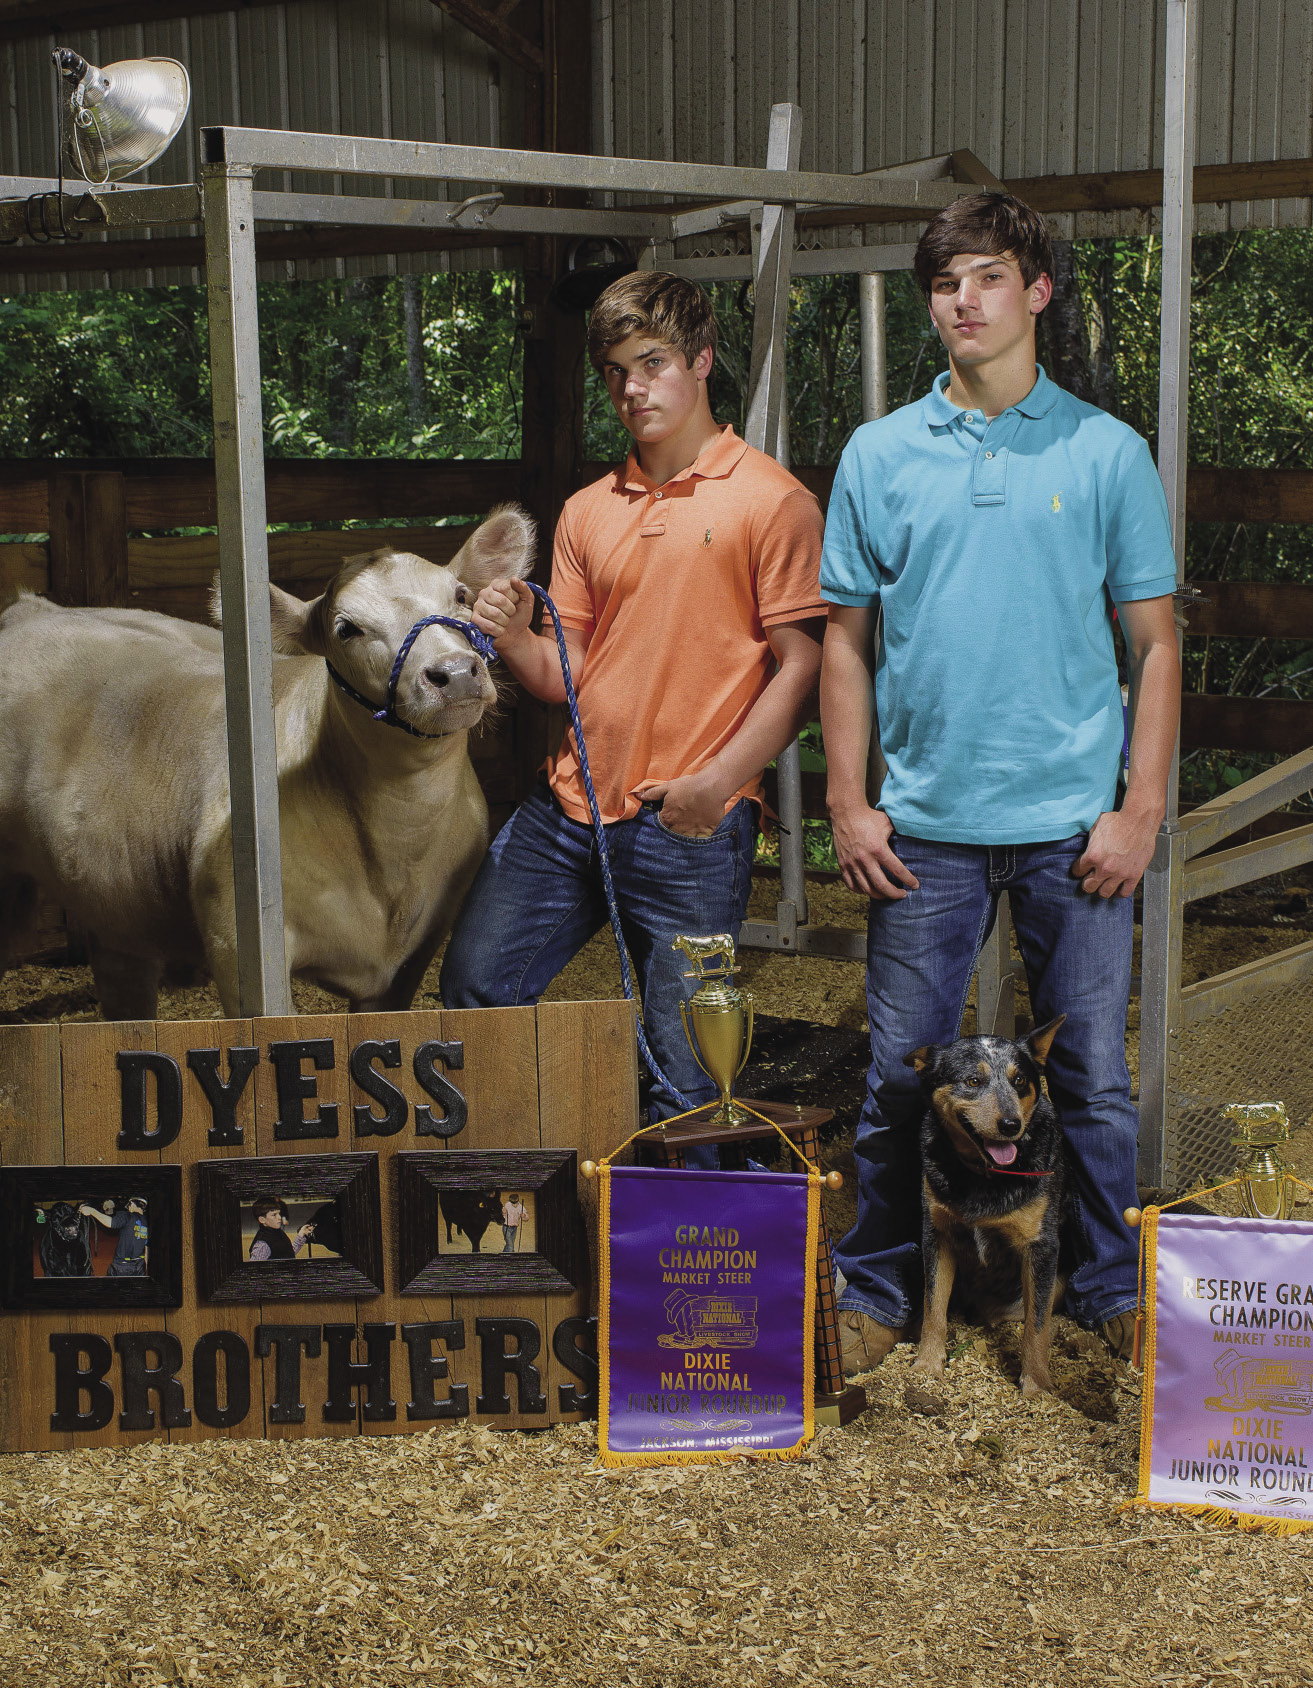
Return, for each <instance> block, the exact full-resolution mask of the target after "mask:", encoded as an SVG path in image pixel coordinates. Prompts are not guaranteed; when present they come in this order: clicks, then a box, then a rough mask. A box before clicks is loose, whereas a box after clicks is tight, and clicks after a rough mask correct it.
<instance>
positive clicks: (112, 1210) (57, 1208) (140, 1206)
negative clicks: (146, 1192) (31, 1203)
mask: <svg viewBox="0 0 1313 1688" xmlns="http://www.w3.org/2000/svg"><path fill="white" fill-rule="evenodd" d="M34 1225H35V1231H34V1237H33V1260H32V1276H33V1277H34V1278H144V1277H145V1276H146V1275H147V1272H148V1271H149V1264H150V1226H149V1221H148V1203H147V1200H146V1197H145V1196H141V1195H128V1196H125V1197H123V1198H122V1200H118V1201H116V1200H114V1199H113V1198H106V1199H104V1200H102V1201H97V1202H89V1201H87V1202H80V1201H70V1200H59V1201H38V1202H37V1204H36V1207H35V1209H34Z"/></svg>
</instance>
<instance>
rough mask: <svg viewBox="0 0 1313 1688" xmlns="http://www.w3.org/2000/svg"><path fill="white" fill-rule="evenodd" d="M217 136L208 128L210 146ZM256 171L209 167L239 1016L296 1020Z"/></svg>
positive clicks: (206, 194) (205, 177)
mask: <svg viewBox="0 0 1313 1688" xmlns="http://www.w3.org/2000/svg"><path fill="white" fill-rule="evenodd" d="M216 133H217V134H219V135H220V136H221V132H216V131H214V130H210V131H207V134H206V140H207V142H209V141H213V139H214V138H215V136H216ZM253 178H254V170H253V169H251V168H250V167H249V166H247V167H242V166H231V165H226V164H224V163H222V162H215V161H213V160H212V161H211V162H208V163H207V164H206V165H205V166H204V167H203V169H202V173H201V181H202V194H203V201H204V212H205V261H206V278H207V280H206V288H207V294H208V303H209V326H210V371H211V382H212V387H213V395H214V397H213V403H214V474H215V486H216V492H217V498H218V516H219V591H220V597H221V600H222V605H223V672H224V704H225V708H226V711H227V720H228V782H229V793H230V803H231V811H232V854H233V891H234V899H235V910H236V924H237V975H238V1009H237V1011H238V1013H239V1014H242V1015H244V1016H249V1015H268V1014H290V1013H291V1012H292V1000H291V992H290V990H289V989H288V982H287V955H286V945H285V941H284V935H283V876H282V860H281V849H280V838H279V823H278V750H277V741H276V738H275V730H274V699H273V680H274V673H273V636H272V632H271V629H270V624H269V544H268V536H267V531H266V521H265V501H264V434H263V427H262V422H261V411H260V341H259V321H258V316H257V305H256V290H255V214H254V206H253V202H252V182H253Z"/></svg>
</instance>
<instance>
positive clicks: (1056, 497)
mask: <svg viewBox="0 0 1313 1688" xmlns="http://www.w3.org/2000/svg"><path fill="white" fill-rule="evenodd" d="M1061 508H1062V494H1061V493H1060V492H1055V493H1054V494H1053V514H1054V515H1055V516H1056V515H1057V513H1058V511H1059V510H1061Z"/></svg>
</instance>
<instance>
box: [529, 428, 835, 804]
mask: <svg viewBox="0 0 1313 1688" xmlns="http://www.w3.org/2000/svg"><path fill="white" fill-rule="evenodd" d="M821 533H822V521H821V512H820V508H819V506H818V505H817V503H816V500H815V498H813V497H812V495H811V493H810V492H808V491H807V489H806V487H804V486H803V485H801V483H800V482H798V481H796V480H794V478H793V476H792V475H791V474H789V472H788V470H787V469H782V468H781V467H780V465H779V464H778V463H776V462H775V460H774V459H773V458H771V457H767V456H766V455H765V454H764V453H763V452H760V451H754V450H753V449H752V448H751V447H750V446H748V445H747V444H746V443H745V442H744V441H743V440H741V439H740V438H739V437H738V435H737V434H736V433H735V432H734V430H733V429H732V428H730V427H724V428H722V429H721V431H720V434H719V437H718V438H717V439H716V440H715V441H714V442H713V443H712V444H711V445H710V446H708V447H707V449H706V450H705V451H704V452H703V453H702V455H701V456H700V457H699V458H698V459H697V460H696V462H694V463H692V464H690V465H689V467H688V468H687V469H685V470H683V471H682V472H681V473H680V474H678V475H676V476H675V477H674V479H673V480H670V481H667V482H666V483H665V485H664V486H660V487H658V486H657V485H656V484H655V483H654V482H653V481H651V480H649V479H648V477H647V476H646V475H645V474H644V473H643V471H642V469H641V468H640V467H639V465H638V461H637V459H636V458H635V457H634V455H633V454H632V453H631V454H630V457H629V460H628V462H627V463H626V464H625V465H624V467H623V468H622V469H616V470H615V471H613V472H612V473H611V474H609V475H607V476H605V478H604V479H602V480H600V481H596V482H594V484H593V485H592V486H589V487H585V488H584V489H583V490H582V491H581V492H577V493H575V495H574V497H573V498H571V499H570V500H569V501H568V503H567V504H566V506H565V508H564V510H563V511H562V512H561V519H560V521H559V522H558V524H557V528H556V545H555V552H554V556H553V559H552V597H553V599H554V600H555V602H556V606H557V608H558V609H559V611H560V613H561V620H562V621H563V622H564V624H565V625H566V626H567V627H571V628H574V629H576V630H577V631H579V632H582V633H591V635H592V640H591V643H590V644H589V646H588V656H587V658H586V660H585V662H584V669H583V674H582V676H580V677H579V678H578V693H579V716H580V719H581V720H582V722H583V728H584V738H585V741H586V742H587V745H588V762H589V767H590V768H591V770H592V775H593V784H594V787H595V789H596V792H597V802H598V807H599V808H600V809H601V811H602V819H603V820H604V821H618V820H627V819H631V818H632V817H633V816H634V815H636V814H637V813H638V811H639V808H640V807H641V805H642V801H643V794H644V793H645V792H646V791H647V790H648V789H649V788H650V787H651V786H653V785H657V784H659V783H662V782H664V781H666V780H673V779H677V778H679V777H680V776H681V775H684V774H695V773H697V771H698V770H699V769H700V768H704V767H705V766H706V765H707V763H708V762H710V761H711V760H712V758H713V757H714V756H716V755H717V753H718V752H719V751H720V750H721V749H722V748H723V747H724V746H725V745H726V744H728V743H729V741H730V740H731V739H732V738H733V737H734V735H735V734H736V733H737V732H738V730H739V728H740V727H741V726H742V725H743V723H744V721H745V720H746V718H747V715H748V712H749V711H750V710H751V708H752V706H753V704H755V703H756V701H757V699H758V698H759V697H760V696H761V694H762V692H763V691H765V689H766V686H767V684H768V683H769V681H770V679H771V676H772V675H773V674H774V672H775V659H774V656H773V655H772V653H771V648H770V643H769V641H768V639H767V637H766V630H767V629H768V628H770V627H775V626H778V625H779V624H780V623H782V622H788V621H799V620H802V619H805V618H807V617H811V616H823V615H824V614H825V613H826V611H825V605H824V603H823V602H822V600H821V595H820V559H821ZM547 766H548V774H549V778H550V780H551V787H552V791H553V793H554V794H555V796H556V800H557V802H558V803H559V804H560V805H561V807H562V809H564V811H565V812H566V814H567V815H569V816H570V818H571V819H572V820H576V821H584V822H586V821H587V820H588V819H589V814H588V800H587V798H586V796H585V795H584V789H583V781H582V780H581V778H580V775H579V764H578V761H577V760H576V757H575V750H574V739H573V736H572V735H571V734H568V733H567V735H566V737H565V740H564V741H563V743H562V745H561V748H560V750H559V751H558V752H557V754H556V755H555V756H554V757H552V758H550V759H549V761H548V764H547ZM761 796H762V792H761V780H760V777H757V778H754V779H752V780H750V781H749V782H748V784H747V785H745V786H743V787H742V788H741V789H740V790H739V791H737V792H735V794H734V796H733V797H732V798H731V799H730V802H729V804H727V805H726V808H727V809H728V808H729V807H730V806H731V805H732V804H733V803H735V802H737V801H738V799H739V798H740V797H749V798H752V799H753V800H754V801H756V802H758V803H759V802H760V801H761Z"/></svg>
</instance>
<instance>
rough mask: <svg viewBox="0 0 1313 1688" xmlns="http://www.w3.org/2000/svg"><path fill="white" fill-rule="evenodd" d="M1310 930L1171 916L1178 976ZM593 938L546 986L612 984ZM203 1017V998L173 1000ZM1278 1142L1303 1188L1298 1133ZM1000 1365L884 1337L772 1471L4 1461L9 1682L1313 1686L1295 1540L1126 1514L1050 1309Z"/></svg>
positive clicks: (14, 1005) (3, 1670)
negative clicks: (920, 1362)
mask: <svg viewBox="0 0 1313 1688" xmlns="http://www.w3.org/2000/svg"><path fill="white" fill-rule="evenodd" d="M775 895H776V891H775V887H774V886H773V885H772V883H771V882H770V881H769V880H766V881H762V882H759V883H758V884H757V886H756V887H755V888H754V902H755V903H756V905H757V906H758V908H759V909H760V910H761V911H762V912H765V911H767V910H769V909H770V908H771V906H772V905H773V902H774V899H775ZM815 900H816V902H817V903H818V904H819V905H820V907H821V910H822V912H823V914H824V917H825V918H826V919H827V920H829V921H831V922H833V923H835V924H848V925H854V926H859V925H860V924H861V920H862V908H861V905H860V903H859V902H858V900H857V899H855V898H851V897H850V896H849V895H848V893H846V892H844V891H843V889H842V887H838V886H833V885H831V886H821V887H820V888H819V889H818V891H817V892H816V895H815ZM1283 923H1284V924H1288V923H1289V922H1288V921H1284V922H1283ZM1303 936H1305V933H1303V932H1295V933H1290V932H1286V931H1278V930H1275V929H1273V927H1272V925H1271V923H1268V924H1267V925H1266V926H1255V927H1254V928H1253V929H1248V928H1246V927H1244V926H1241V925H1238V924H1217V925H1211V926H1210V925H1207V924H1201V925H1195V926H1190V927H1187V932H1186V958H1185V961H1186V973H1187V979H1189V978H1193V977H1199V976H1203V975H1206V974H1209V973H1212V972H1215V971H1217V970H1219V969H1220V968H1223V967H1227V966H1235V965H1237V964H1239V963H1240V962H1242V961H1245V960H1248V959H1250V958H1251V957H1252V956H1253V955H1255V954H1258V953H1262V952H1263V951H1266V950H1268V949H1272V948H1280V947H1283V946H1284V945H1285V944H1288V943H1290V942H1292V941H1298V940H1299V939H1300V938H1302V937H1303ZM609 945H610V940H609V937H608V936H607V935H606V934H602V935H601V936H600V937H599V938H598V939H597V940H595V941H594V943H593V944H592V945H590V946H589V948H588V949H587V950H586V951H585V952H584V953H583V955H581V956H580V957H579V958H578V960H577V961H576V962H575V963H574V964H573V965H572V967H571V968H570V969H568V970H567V972H566V973H565V974H564V975H563V976H562V978H561V979H560V980H559V981H558V982H557V985H556V986H555V987H554V988H553V990H552V992H551V995H552V997H553V998H557V999H568V998H571V997H576V998H578V997H595V996H609V995H615V994H618V972H617V969H616V965H615V959H614V955H613V953H612V952H611V951H610V948H609ZM746 960H747V966H746V968H745V978H744V982H746V983H747V984H748V985H749V986H750V988H751V989H752V990H753V991H754V993H756V997H757V1003H758V1008H759V1010H760V1011H761V1012H763V1013H766V1014H770V1015H774V1016H777V1017H779V1018H780V1019H782V1020H787V1019H794V1020H798V1019H804V1020H812V1021H814V1022H816V1023H818V1024H822V1025H827V1026H834V1027H852V1028H860V1026H861V1025H862V1023H863V1022H862V997H861V969H860V967H859V966H858V965H856V964H853V963H835V962H823V961H811V960H808V959H801V960H800V959H797V958H787V957H774V956H764V955H751V956H749V957H747V958H746ZM436 982H437V976H436V971H434V972H431V973H430V974H429V976H428V978H427V979H426V981H425V986H424V994H423V997H422V998H421V1003H422V1005H425V1006H428V1005H429V1004H430V1002H431V1001H432V1000H433V999H434V996H435V992H436ZM297 999H298V1005H299V1006H300V1007H301V1008H302V1009H303V1011H307V1012H314V1011H323V1010H327V1009H329V1008H333V1007H336V1006H337V1004H336V1003H335V1002H333V1001H332V999H330V998H328V997H326V996H324V994H323V993H322V992H315V991H313V990H302V989H300V987H298V990H297ZM426 999H427V1000H426ZM1024 1006H1025V1003H1024V998H1023V1000H1022V1007H1023V1008H1024ZM217 1012H218V1003H217V1000H215V999H214V996H213V992H212V990H210V988H209V987H208V986H201V987H187V988H175V989H171V990H170V991H168V992H167V993H166V997H165V1000H164V1002H163V1004H162V1006H161V1018H183V1017H187V1018H191V1017H206V1016H210V1015H213V1014H216V1013H217ZM95 1013H96V1010H95V1006H94V1000H93V999H92V997H91V994H90V980H89V977H88V975H87V970H86V969H85V968H49V967H44V968H20V969H17V970H16V971H15V972H14V973H11V974H10V975H9V976H8V977H7V978H6V979H5V980H4V981H3V994H2V995H0V1015H3V1017H4V1018H5V1019H11V1020H13V1019H56V1018H74V1017H76V1018H82V1017H86V1018H91V1017H94V1015H95ZM1128 1043H1129V1045H1130V1050H1131V1053H1132V1056H1133V1055H1134V1048H1135V1023H1134V1019H1133V1020H1132V1027H1131V1035H1130V1037H1129V1039H1128ZM1292 1151H1293V1152H1292V1155H1291V1158H1292V1160H1293V1161H1294V1163H1295V1166H1296V1169H1297V1170H1298V1171H1299V1172H1300V1173H1301V1175H1302V1176H1304V1177H1306V1178H1309V1177H1313V1134H1311V1133H1307V1132H1306V1133H1303V1134H1301V1135H1300V1136H1298V1137H1297V1138H1296V1140H1295V1142H1294V1143H1293V1144H1292ZM845 1153H846V1144H845V1142H844V1140H843V1139H842V1138H840V1139H837V1140H836V1141H835V1143H834V1144H833V1145H831V1147H830V1149H829V1151H828V1156H829V1158H837V1159H838V1160H839V1162H840V1164H842V1157H843V1155H844V1154H845ZM1228 1194H1229V1193H1228ZM1221 1205H1226V1197H1223V1198H1222V1203H1221ZM1301 1216H1302V1215H1301ZM1016 1344H1017V1338H1016V1332H1015V1330H1014V1329H1013V1328H1012V1327H1007V1326H1005V1327H1003V1329H1002V1331H1001V1332H999V1333H993V1334H988V1335H987V1334H985V1333H983V1332H981V1331H977V1330H972V1329H968V1328H964V1327H954V1329H953V1331H952V1335H951V1341H950V1353H951V1355H952V1359H951V1363H950V1365H949V1367H948V1370H947V1372H946V1373H945V1375H944V1377H943V1379H942V1380H940V1381H939V1382H937V1383H935V1384H934V1385H933V1387H932V1388H931V1389H930V1390H925V1389H921V1390H920V1391H919V1392H918V1391H917V1390H916V1389H915V1388H914V1390H913V1395H912V1401H913V1403H914V1404H915V1406H916V1407H917V1408H918V1409H919V1410H913V1409H912V1407H911V1406H909V1403H908V1398H907V1395H906V1390H907V1386H908V1384H909V1382H910V1364H911V1360H912V1350H911V1348H909V1347H899V1348H898V1349H896V1350H895V1352H894V1354H893V1355H892V1356H891V1357H890V1359H889V1360H888V1361H886V1363H885V1364H884V1366H882V1367H881V1368H880V1369H879V1371H878V1372H876V1373H874V1374H872V1376H871V1377H870V1378H869V1379H868V1380H867V1381H868V1388H869V1392H870V1398H871V1406H870V1409H869V1410H868V1411H867V1412H866V1413H865V1414H864V1415H863V1416H862V1417H861V1418H860V1419H858V1420H857V1421H856V1422H855V1423H854V1424H852V1425H850V1426H848V1427H847V1428H846V1429H844V1430H841V1431H838V1430H833V1431H823V1432H822V1433H821V1435H820V1436H819V1437H818V1439H817V1441H816V1443H815V1444H814V1446H813V1447H812V1448H811V1449H810V1450H809V1451H808V1454H807V1455H806V1457H805V1458H804V1459H802V1460H800V1461H797V1462H793V1463H779V1464H775V1463H763V1464H760V1465H758V1464H754V1463H749V1462H744V1463H742V1464H736V1465H732V1466H718V1467H712V1468H705V1469H704V1468H669V1469H658V1470H655V1471H649V1472H632V1473H631V1472H625V1473H621V1474H615V1473H603V1472H602V1471H600V1470H599V1469H598V1467H597V1466H596V1463H595V1455H596V1441H595V1435H594V1431H593V1428H592V1427H591V1426H565V1427H560V1428H557V1429H555V1430H545V1431H542V1432H538V1433H534V1434H524V1433H517V1432H512V1433H504V1432H503V1433H498V1432H491V1431H485V1430H480V1429H472V1428H469V1427H456V1428H451V1429H442V1430H437V1431H434V1432H432V1433H430V1434H428V1435H419V1436H406V1437H380V1438H368V1439H359V1440H350V1441H345V1440H334V1441H313V1440H306V1441H298V1442H290V1443H287V1442H284V1443H278V1442H214V1443H208V1444H201V1445H186V1446H183V1445H180V1446H173V1447H169V1446H160V1445H146V1446H141V1447H137V1448H133V1449H127V1450H121V1451H107V1450H85V1451H81V1452H77V1453H73V1454H44V1455H10V1456H7V1457H4V1458H0V1688H10V1685H14V1688H18V1685H20V1684H22V1685H26V1684H28V1683H33V1682H37V1681H40V1682H41V1683H42V1684H49V1685H58V1688H84V1685H85V1688H163V1685H165V1684H191V1683H196V1684H201V1685H209V1684H216V1685H217V1684H225V1685H227V1684H231V1685H233V1688H394V1685H401V1684H410V1683H415V1682H423V1683H432V1684H440V1685H443V1688H448V1685H450V1688H470V1685H471V1684H490V1685H495V1688H502V1685H511V1684H526V1685H530V1688H536V1685H542V1688H624V1685H630V1684H632V1685H633V1688H704V1685H705V1684H707V1683H710V1682H714V1681H716V1680H717V1679H720V1678H725V1679H729V1680H732V1681H733V1683H734V1684H735V1685H736V1688H795V1685H804V1684H825V1685H827V1688H849V1685H850V1684H861V1685H870V1688H906V1685H907V1684H908V1683H909V1682H910V1683H925V1684H928V1685H931V1688H940V1685H945V1688H947V1685H953V1688H958V1685H961V1688H1014V1685H1016V1684H1024V1685H1025V1688H1096V1685H1097V1688H1104V1685H1106V1684H1109V1683H1111V1684H1115V1685H1118V1688H1120V1685H1123V1684H1134V1685H1141V1684H1142V1685H1145V1688H1158V1685H1160V1684H1161V1685H1163V1688H1221V1685H1223V1684H1232V1683H1238V1684H1245V1685H1246V1688H1288V1685H1289V1688H1296V1685H1305V1684H1313V1663H1310V1660H1311V1659H1313V1649H1311V1648H1310V1639H1311V1635H1310V1631H1311V1629H1313V1624H1311V1621H1310V1612H1313V1597H1311V1596H1310V1590H1311V1589H1313V1536H1295V1537H1290V1538H1286V1539H1283V1540H1273V1539H1271V1538H1268V1537H1264V1536H1251V1535H1241V1534H1239V1533H1238V1532H1235V1531H1219V1530H1214V1529H1211V1528H1205V1527H1204V1526H1202V1525H1201V1524H1199V1523H1198V1522H1197V1521H1196V1520H1193V1519H1189V1518H1184V1517H1177V1516H1175V1515H1169V1514H1165V1513H1156V1512H1155V1513H1150V1512H1137V1511H1134V1510H1130V1511H1123V1510H1121V1506H1122V1503H1123V1502H1124V1500H1125V1499H1126V1498H1127V1496H1129V1495H1130V1494H1131V1493H1132V1492H1133V1491H1134V1488H1135V1466H1136V1453H1137V1447H1138V1413H1139V1380H1138V1377H1137V1375H1136V1374H1135V1373H1134V1372H1132V1371H1131V1370H1130V1369H1129V1368H1128V1367H1126V1366H1124V1365H1120V1364H1117V1363H1115V1362H1113V1361H1112V1360H1111V1359H1110V1358H1108V1357H1107V1356H1106V1355H1105V1354H1104V1352H1103V1351H1102V1349H1101V1348H1100V1346H1099V1344H1098V1343H1097V1341H1096V1340H1095V1339H1094V1338H1092V1337H1090V1336H1089V1335H1088V1334H1086V1333H1083V1332H1080V1331H1078V1330H1076V1328H1075V1327H1074V1326H1073V1325H1071V1324H1070V1323H1068V1322H1067V1321H1065V1320H1059V1321H1058V1325H1057V1330H1056V1333H1055V1352H1054V1360H1053V1373H1054V1378H1055V1382H1056V1385H1057V1394H1056V1396H1055V1397H1048V1398H1044V1399H1041V1400H1039V1401H1036V1402H1029V1403H1028V1402H1023V1401H1022V1400H1021V1399H1020V1398H1019V1396H1018V1395H1017V1392H1016V1383H1015V1379H1016V1376H1017V1370H1018V1366H1017V1355H1016Z"/></svg>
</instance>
